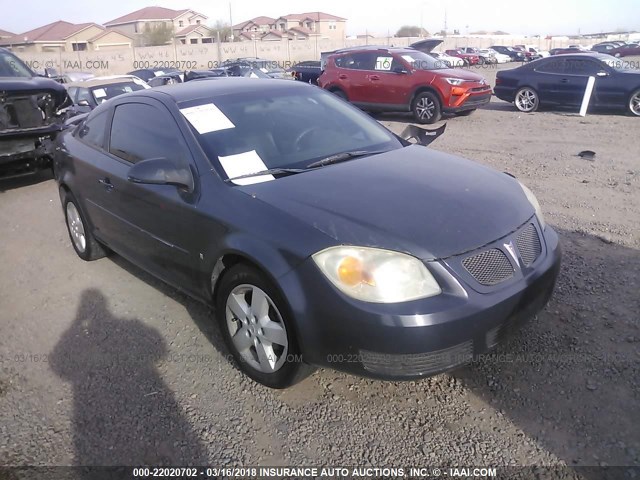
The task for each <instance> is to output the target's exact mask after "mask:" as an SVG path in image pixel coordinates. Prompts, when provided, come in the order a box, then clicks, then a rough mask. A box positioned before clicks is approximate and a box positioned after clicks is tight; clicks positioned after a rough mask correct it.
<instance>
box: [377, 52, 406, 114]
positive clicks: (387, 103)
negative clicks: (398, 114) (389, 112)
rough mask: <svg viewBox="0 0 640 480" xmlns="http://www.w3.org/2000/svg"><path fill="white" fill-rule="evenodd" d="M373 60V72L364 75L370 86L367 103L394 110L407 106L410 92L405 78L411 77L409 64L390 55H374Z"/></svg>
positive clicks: (396, 56)
mask: <svg viewBox="0 0 640 480" xmlns="http://www.w3.org/2000/svg"><path fill="white" fill-rule="evenodd" d="M409 58H411V57H409ZM373 60H374V63H373V70H370V71H367V73H366V77H367V79H368V80H369V85H370V94H369V102H370V103H374V104H376V105H381V106H383V107H389V108H396V109H397V108H398V107H401V106H406V105H408V103H409V96H410V90H411V88H410V85H409V81H408V78H407V75H411V69H410V66H409V64H408V63H407V62H405V61H403V59H402V58H400V57H399V56H398V55H395V54H391V53H375V54H374V58H373ZM412 61H413V59H412Z"/></svg>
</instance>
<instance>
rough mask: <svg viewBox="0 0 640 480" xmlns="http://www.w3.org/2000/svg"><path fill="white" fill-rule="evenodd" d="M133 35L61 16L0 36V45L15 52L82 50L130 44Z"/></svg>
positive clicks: (106, 48)
mask: <svg viewBox="0 0 640 480" xmlns="http://www.w3.org/2000/svg"><path fill="white" fill-rule="evenodd" d="M132 44H133V39H132V38H131V37H129V36H128V35H126V34H124V33H122V32H118V31H107V30H106V29H105V28H104V27H102V26H101V25H98V24H96V23H80V24H75V23H70V22H65V21H63V20H58V21H57V22H53V23H50V24H48V25H44V26H42V27H38V28H35V29H33V30H29V31H28V32H24V33H21V34H18V35H13V36H12V37H9V38H2V39H0V46H5V47H9V48H10V49H12V50H14V51H17V52H25V53H38V52H85V51H95V50H108V49H113V48H129V47H131V46H132Z"/></svg>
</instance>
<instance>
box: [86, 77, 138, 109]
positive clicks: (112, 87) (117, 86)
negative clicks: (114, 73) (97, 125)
mask: <svg viewBox="0 0 640 480" xmlns="http://www.w3.org/2000/svg"><path fill="white" fill-rule="evenodd" d="M143 89H144V86H142V85H140V84H139V83H135V82H133V81H131V82H122V83H112V84H109V85H102V86H101V87H94V88H92V89H91V93H92V94H93V97H94V98H95V99H96V103H97V104H98V105H100V104H101V103H103V102H106V101H107V100H109V99H110V98H113V97H117V96H118V95H123V94H125V93H130V92H135V91H137V90H143Z"/></svg>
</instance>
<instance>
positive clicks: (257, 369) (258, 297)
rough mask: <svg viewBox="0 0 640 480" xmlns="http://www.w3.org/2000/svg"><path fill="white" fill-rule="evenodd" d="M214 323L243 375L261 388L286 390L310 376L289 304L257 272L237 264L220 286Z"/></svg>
mask: <svg viewBox="0 0 640 480" xmlns="http://www.w3.org/2000/svg"><path fill="white" fill-rule="evenodd" d="M215 314H216V317H217V320H218V323H219V325H220V329H221V330H222V335H223V336H224V339H225V342H226V344H227V347H228V348H229V351H230V352H231V354H232V355H233V357H234V359H235V360H236V362H237V364H238V366H239V367H240V369H241V370H242V371H243V372H244V373H245V374H247V375H248V376H249V377H251V378H252V379H253V380H255V381H256V382H258V383H261V384H262V385H265V386H267V387H270V388H286V387H289V386H291V385H294V384H296V383H298V382H299V381H301V380H302V379H304V378H305V377H307V376H308V375H310V374H311V373H312V372H313V371H314V368H313V367H311V366H309V365H307V364H305V363H303V362H302V361H301V357H300V349H299V347H298V343H297V341H296V336H295V332H294V325H293V321H292V320H291V317H290V315H289V313H288V308H287V305H286V303H285V301H284V300H283V299H282V298H281V296H280V294H279V293H278V291H277V289H276V288H275V287H274V286H273V284H272V283H271V282H270V281H269V280H268V279H267V278H266V277H265V276H264V275H263V274H262V273H261V272H259V271H258V270H256V269H255V268H252V267H249V266H247V265H244V264H238V265H235V266H233V267H231V268H230V269H229V271H228V272H227V273H226V274H225V275H224V276H223V277H222V279H221V280H220V287H219V289H218V294H217V297H216V312H215Z"/></svg>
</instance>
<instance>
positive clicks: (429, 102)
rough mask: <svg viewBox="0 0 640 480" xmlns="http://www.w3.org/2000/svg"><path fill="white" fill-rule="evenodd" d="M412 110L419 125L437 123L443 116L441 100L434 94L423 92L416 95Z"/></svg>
mask: <svg viewBox="0 0 640 480" xmlns="http://www.w3.org/2000/svg"><path fill="white" fill-rule="evenodd" d="M411 109H412V111H413V116H414V118H415V119H416V121H417V122H418V123H423V124H429V123H435V122H437V121H438V120H440V117H441V116H442V108H441V107H440V99H439V98H438V96H437V95H436V94H435V93H432V92H422V93H419V94H418V95H416V98H415V99H414V100H413V106H412V108H411Z"/></svg>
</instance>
